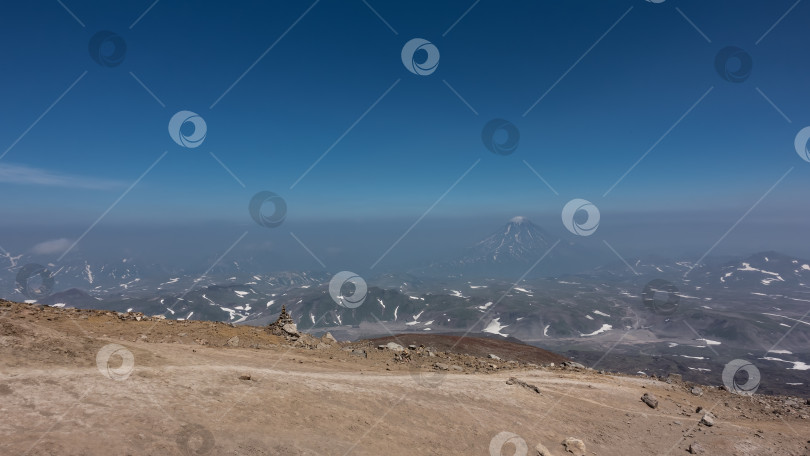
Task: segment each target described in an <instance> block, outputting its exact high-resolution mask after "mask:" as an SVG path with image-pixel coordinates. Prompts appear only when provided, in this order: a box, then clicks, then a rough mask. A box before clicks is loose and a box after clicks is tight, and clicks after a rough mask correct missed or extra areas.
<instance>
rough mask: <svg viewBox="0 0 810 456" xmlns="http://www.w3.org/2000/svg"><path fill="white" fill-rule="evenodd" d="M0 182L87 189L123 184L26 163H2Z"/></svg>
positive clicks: (113, 186)
mask: <svg viewBox="0 0 810 456" xmlns="http://www.w3.org/2000/svg"><path fill="white" fill-rule="evenodd" d="M0 183H5V184H21V185H45V186H50V187H68V188H85V189H94V190H101V189H110V188H115V187H121V186H122V185H123V184H122V183H120V182H116V181H113V180H109V179H98V178H95V177H84V176H75V175H70V174H63V173H59V172H56V171H49V170H47V169H41V168H32V167H30V166H26V165H12V164H9V163H0Z"/></svg>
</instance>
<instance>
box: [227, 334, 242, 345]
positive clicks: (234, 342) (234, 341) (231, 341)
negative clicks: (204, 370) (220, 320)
mask: <svg viewBox="0 0 810 456" xmlns="http://www.w3.org/2000/svg"><path fill="white" fill-rule="evenodd" d="M228 345H230V346H231V347H238V346H239V336H233V337H231V338H230V339H228Z"/></svg>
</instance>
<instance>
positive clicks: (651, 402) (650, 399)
mask: <svg viewBox="0 0 810 456" xmlns="http://www.w3.org/2000/svg"><path fill="white" fill-rule="evenodd" d="M641 401H642V402H644V403H645V404H647V405H648V406H650V408H654V409H655V408H658V398H656V397H655V396H654V395H652V394H650V393H644V395H643V396H641Z"/></svg>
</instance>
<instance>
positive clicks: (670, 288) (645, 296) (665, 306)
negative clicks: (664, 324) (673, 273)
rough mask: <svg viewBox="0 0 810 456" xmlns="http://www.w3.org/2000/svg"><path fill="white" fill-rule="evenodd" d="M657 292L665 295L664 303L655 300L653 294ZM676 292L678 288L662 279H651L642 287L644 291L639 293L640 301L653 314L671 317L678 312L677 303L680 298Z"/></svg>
mask: <svg viewBox="0 0 810 456" xmlns="http://www.w3.org/2000/svg"><path fill="white" fill-rule="evenodd" d="M659 291H660V292H662V293H666V294H667V300H666V301H660V300H656V299H655V293H656V292H659ZM678 292H679V290H678V287H676V286H675V285H673V284H672V282H670V281H668V280H664V279H653V280H651V281H649V282H648V283H647V285H645V286H644V291H642V292H641V299H642V301H644V305H645V306H647V307H649V308H650V309H652V310H653V312H655V313H659V314H663V315H672V314H673V313H675V311H676V310H678V302H679V301H680V300H681V296H680V294H678Z"/></svg>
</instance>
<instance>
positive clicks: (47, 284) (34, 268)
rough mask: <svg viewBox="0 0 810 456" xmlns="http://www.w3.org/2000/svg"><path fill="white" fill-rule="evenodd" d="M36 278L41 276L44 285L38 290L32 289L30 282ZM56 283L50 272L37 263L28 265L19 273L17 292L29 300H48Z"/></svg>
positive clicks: (41, 284) (37, 288)
mask: <svg viewBox="0 0 810 456" xmlns="http://www.w3.org/2000/svg"><path fill="white" fill-rule="evenodd" d="M36 276H39V278H40V280H41V281H42V283H40V285H39V286H38V287H36V288H31V287H30V284H29V283H28V281H29V280H30V279H31V278H33V277H36ZM55 282H56V281H55V280H54V279H53V276H52V275H51V273H50V271H48V270H47V269H45V267H44V266H41V265H38V264H35V263H29V264H26V265H25V266H23V267H22V268H21V269H20V270H19V271H17V291H19V292H20V293H22V295H23V296H25V297H26V298H28V299H43V298H47V297H48V296H49V295H50V294H51V292H52V291H53V286H54V283H55Z"/></svg>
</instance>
